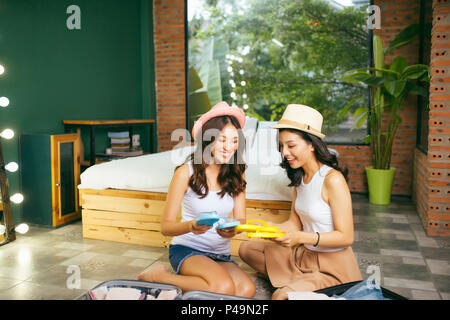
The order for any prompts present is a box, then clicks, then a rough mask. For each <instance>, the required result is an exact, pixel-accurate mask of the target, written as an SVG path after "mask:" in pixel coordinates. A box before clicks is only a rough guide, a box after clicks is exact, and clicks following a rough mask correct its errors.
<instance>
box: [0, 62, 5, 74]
mask: <svg viewBox="0 0 450 320" xmlns="http://www.w3.org/2000/svg"><path fill="white" fill-rule="evenodd" d="M4 72H5V67H4V66H2V65H1V64H0V75H2V74H3V73H4Z"/></svg>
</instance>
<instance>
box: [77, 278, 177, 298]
mask: <svg viewBox="0 0 450 320" xmlns="http://www.w3.org/2000/svg"><path fill="white" fill-rule="evenodd" d="M99 288H107V289H108V290H109V289H111V288H132V289H137V290H139V291H140V292H141V294H142V296H141V299H136V300H155V299H158V297H160V294H161V293H163V292H164V293H163V295H164V294H165V293H167V292H170V291H174V290H175V291H176V296H175V298H174V299H171V300H181V297H182V291H181V289H180V288H178V287H177V286H174V285H170V284H165V283H157V282H147V281H140V280H110V281H106V282H102V283H100V284H99V285H97V286H96V287H94V288H92V289H91V290H89V291H88V292H86V293H85V294H83V295H81V296H80V297H78V298H77V299H76V300H95V298H94V297H93V296H92V292H93V291H95V290H96V289H99ZM149 298H151V299H149Z"/></svg>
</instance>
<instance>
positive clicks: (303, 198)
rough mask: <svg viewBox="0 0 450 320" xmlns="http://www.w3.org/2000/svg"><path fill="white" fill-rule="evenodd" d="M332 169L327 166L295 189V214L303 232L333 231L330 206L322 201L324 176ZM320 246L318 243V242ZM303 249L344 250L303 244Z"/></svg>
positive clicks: (320, 250) (321, 250)
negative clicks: (298, 218)
mask: <svg viewBox="0 0 450 320" xmlns="http://www.w3.org/2000/svg"><path fill="white" fill-rule="evenodd" d="M331 169H332V168H331V167H329V166H327V165H322V167H321V168H320V169H319V170H318V171H317V172H316V173H315V174H314V176H313V177H312V179H311V181H310V182H309V183H308V184H305V183H303V180H302V183H301V185H300V186H298V187H297V198H296V199H295V212H296V213H297V214H298V216H299V217H300V220H301V222H302V225H303V231H305V232H314V233H315V232H319V233H325V232H331V231H334V224H333V216H332V214H331V208H330V206H329V205H328V204H327V203H326V202H325V201H324V200H323V199H322V185H323V182H324V180H325V176H326V175H327V173H328V171H330V170H331ZM319 244H320V242H319ZM305 247H306V248H307V249H309V250H312V251H319V252H333V251H339V250H342V249H345V248H346V247H340V248H328V247H322V246H320V245H318V246H317V247H314V246H313V245H311V244H305Z"/></svg>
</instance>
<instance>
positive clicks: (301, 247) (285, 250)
mask: <svg viewBox="0 0 450 320" xmlns="http://www.w3.org/2000/svg"><path fill="white" fill-rule="evenodd" d="M322 121H323V118H322V115H321V114H320V113H319V112H318V111H317V110H315V109H313V108H310V107H308V106H304V105H288V106H287V108H286V110H285V112H284V114H283V116H282V118H281V120H280V121H278V123H277V125H276V126H275V127H274V128H276V129H278V130H279V142H280V152H281V154H282V158H283V160H282V163H281V166H282V167H283V168H284V169H285V170H286V172H287V176H288V178H289V179H290V181H291V183H290V186H292V187H294V188H293V200H292V208H291V213H290V216H289V219H288V220H287V221H286V222H284V223H282V224H279V225H277V226H278V227H280V229H281V230H283V231H284V232H285V236H284V237H281V238H275V239H273V242H275V243H274V244H267V243H263V242H253V241H247V242H243V243H242V244H241V246H240V248H239V255H240V257H241V258H242V260H244V261H245V262H246V263H247V264H249V265H250V266H251V267H253V268H254V269H255V270H257V271H258V272H260V273H261V274H263V275H266V276H268V278H269V279H270V281H271V283H272V285H273V286H274V287H275V288H278V289H277V290H276V291H275V292H274V293H273V296H272V298H273V299H287V298H288V295H287V293H288V292H292V291H315V290H318V289H321V288H326V287H330V286H334V285H338V284H342V283H346V282H351V281H357V280H362V278H361V273H360V271H359V268H358V264H357V262H356V259H355V256H354V254H353V251H352V248H351V247H350V245H351V244H352V243H353V218H352V199H351V196H350V191H349V188H348V185H347V182H346V170H343V169H342V168H341V167H340V166H339V164H338V161H337V158H336V156H335V155H333V154H331V153H330V152H329V150H328V148H327V146H326V144H325V143H324V142H323V140H322V139H323V138H324V137H325V136H324V135H323V134H322V132H321V128H322Z"/></svg>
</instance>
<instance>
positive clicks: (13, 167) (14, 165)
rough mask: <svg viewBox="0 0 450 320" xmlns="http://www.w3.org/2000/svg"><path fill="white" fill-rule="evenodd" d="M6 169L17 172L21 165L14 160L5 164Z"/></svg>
mask: <svg viewBox="0 0 450 320" xmlns="http://www.w3.org/2000/svg"><path fill="white" fill-rule="evenodd" d="M5 169H6V170H8V171H9V172H16V171H17V169H19V165H18V164H17V163H15V162H14V161H12V162H10V163H8V164H7V165H6V166H5Z"/></svg>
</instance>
